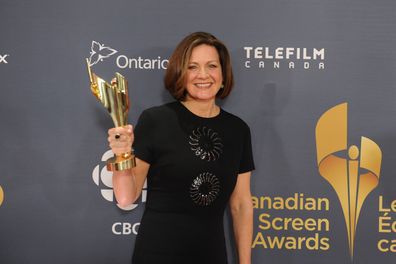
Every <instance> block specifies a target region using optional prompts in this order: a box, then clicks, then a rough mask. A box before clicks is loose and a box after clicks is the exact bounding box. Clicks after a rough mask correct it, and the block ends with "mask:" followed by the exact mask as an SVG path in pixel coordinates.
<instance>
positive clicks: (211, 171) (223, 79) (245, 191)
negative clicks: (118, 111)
mask: <svg viewBox="0 0 396 264" xmlns="http://www.w3.org/2000/svg"><path fill="white" fill-rule="evenodd" d="M232 86H233V75H232V69H231V62H230V57H229V53H228V51H227V48H226V47H225V46H224V44H223V43H222V42H221V41H219V40H218V39H216V38H215V37H214V36H213V35H210V34H208V33H204V32H196V33H193V34H191V35H189V36H187V37H186V38H184V39H183V40H182V41H181V42H180V44H179V45H178V46H177V47H176V50H175V51H174V53H173V55H172V56H171V58H170V60H169V64H168V69H167V72H166V75H165V87H166V89H168V91H169V92H170V93H171V94H172V95H173V97H174V98H175V99H176V102H173V103H169V104H165V105H163V106H159V107H153V108H151V109H148V110H145V111H144V112H143V113H142V114H141V116H140V118H139V121H138V123H137V125H136V128H135V129H134V131H133V129H132V126H126V127H122V128H112V129H110V130H109V138H108V141H109V143H110V147H111V149H112V150H113V152H114V153H115V154H121V153H125V152H128V151H131V146H132V144H133V148H134V152H135V155H136V167H135V168H133V169H132V170H127V171H120V172H114V175H113V186H114V192H115V196H116V199H117V201H118V203H119V204H120V205H129V204H131V203H133V202H134V201H135V200H136V199H137V198H138V197H139V196H140V193H141V190H142V187H143V184H144V181H145V179H146V177H147V180H148V195H147V201H146V207H145V212H144V214H143V217H142V221H141V225H140V228H139V234H138V236H137V238H136V244H135V250H134V254H133V259H132V263H133V264H151V263H153V264H162V263H172V264H176V263H183V264H190V263H200V264H223V263H227V255H226V248H225V239H224V228H223V215H224V210H225V208H226V205H227V204H229V205H230V209H231V215H232V220H233V228H234V234H235V241H236V246H237V250H238V258H239V263H240V264H250V263H251V261H250V258H251V257H250V255H251V253H250V252H251V240H252V224H253V223H252V222H253V209H252V202H251V194H250V175H251V171H252V170H253V169H254V164H253V158H252V148H251V141H250V130H249V127H248V126H247V125H246V124H245V123H244V122H243V121H242V120H241V119H239V118H238V117H236V116H234V115H232V114H230V113H227V112H226V111H224V110H223V109H221V108H220V107H219V106H218V105H217V104H216V97H217V98H221V99H223V98H225V97H226V96H227V95H228V94H229V93H230V92H231V89H232ZM119 135H121V136H119Z"/></svg>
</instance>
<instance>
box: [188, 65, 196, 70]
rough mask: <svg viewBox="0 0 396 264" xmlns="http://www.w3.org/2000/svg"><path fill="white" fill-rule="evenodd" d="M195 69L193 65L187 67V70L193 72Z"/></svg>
mask: <svg viewBox="0 0 396 264" xmlns="http://www.w3.org/2000/svg"><path fill="white" fill-rule="evenodd" d="M196 68H197V66H195V65H189V66H188V69H189V70H195V69H196Z"/></svg>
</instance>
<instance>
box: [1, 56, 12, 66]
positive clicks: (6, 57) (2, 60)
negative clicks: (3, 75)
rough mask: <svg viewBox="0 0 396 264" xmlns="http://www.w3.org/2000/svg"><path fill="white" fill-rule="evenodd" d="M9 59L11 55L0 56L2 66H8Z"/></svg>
mask: <svg viewBox="0 0 396 264" xmlns="http://www.w3.org/2000/svg"><path fill="white" fill-rule="evenodd" d="M8 57H10V54H0V64H8V61H7V59H8Z"/></svg>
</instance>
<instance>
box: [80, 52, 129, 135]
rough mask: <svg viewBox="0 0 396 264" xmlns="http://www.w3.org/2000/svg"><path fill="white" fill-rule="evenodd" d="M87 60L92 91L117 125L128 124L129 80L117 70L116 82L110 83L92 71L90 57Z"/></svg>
mask: <svg viewBox="0 0 396 264" xmlns="http://www.w3.org/2000/svg"><path fill="white" fill-rule="evenodd" d="M86 62H87V67H88V74H89V80H90V83H91V91H92V93H93V94H94V95H95V97H96V98H97V99H98V100H99V101H100V102H101V103H102V105H103V106H104V107H105V108H106V109H107V111H108V112H109V114H110V116H111V118H112V119H113V122H114V125H115V126H116V127H120V126H125V125H127V122H128V121H127V120H128V110H129V96H128V82H127V80H126V79H125V77H124V76H122V75H121V74H119V73H118V72H116V76H115V82H114V83H111V84H110V83H108V82H106V81H105V80H104V79H102V78H100V77H99V76H97V75H96V74H95V73H93V72H92V70H91V66H90V65H89V60H88V59H86Z"/></svg>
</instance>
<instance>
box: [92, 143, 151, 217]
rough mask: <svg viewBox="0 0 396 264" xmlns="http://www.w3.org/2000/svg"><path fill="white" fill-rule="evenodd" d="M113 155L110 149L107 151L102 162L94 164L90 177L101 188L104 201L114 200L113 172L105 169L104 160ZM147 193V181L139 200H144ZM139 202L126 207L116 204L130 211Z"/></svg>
mask: <svg viewBox="0 0 396 264" xmlns="http://www.w3.org/2000/svg"><path fill="white" fill-rule="evenodd" d="M111 157H113V152H112V151H111V150H109V151H107V152H106V153H105V154H103V156H102V159H101V160H102V164H99V165H96V167H95V168H94V170H93V172H92V179H93V181H94V182H95V184H96V185H97V186H99V187H100V188H101V190H100V193H101V194H102V196H103V198H104V199H105V200H106V201H109V202H114V200H115V199H114V191H113V182H112V181H113V173H112V172H110V171H107V168H106V164H105V161H106V160H108V159H109V158H111ZM146 195H147V182H145V183H144V186H143V191H142V196H141V202H142V203H144V202H146ZM138 205H139V204H131V205H128V206H126V207H122V206H120V205H119V204H117V206H118V207H119V208H120V209H122V210H125V211H131V210H133V209H135V208H136V207H138Z"/></svg>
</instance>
